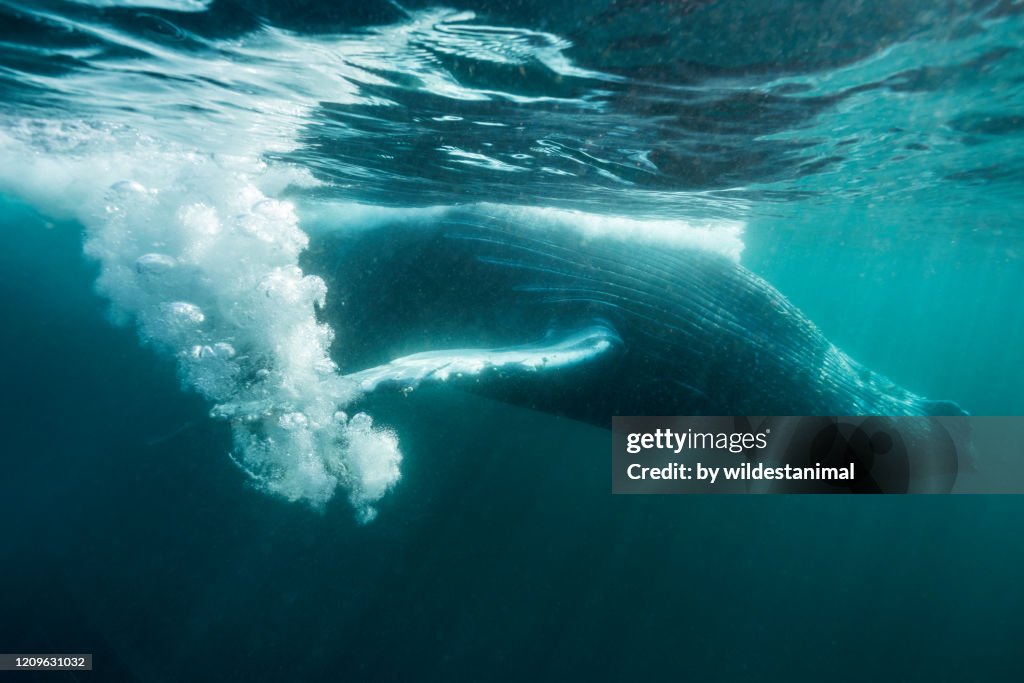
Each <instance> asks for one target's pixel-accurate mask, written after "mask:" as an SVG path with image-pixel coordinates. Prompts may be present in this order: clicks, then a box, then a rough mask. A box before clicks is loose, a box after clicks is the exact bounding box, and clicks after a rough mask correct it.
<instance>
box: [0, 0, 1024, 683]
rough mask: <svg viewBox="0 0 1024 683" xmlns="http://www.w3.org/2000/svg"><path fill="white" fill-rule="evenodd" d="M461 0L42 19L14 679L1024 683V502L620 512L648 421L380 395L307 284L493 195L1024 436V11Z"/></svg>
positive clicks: (15, 544) (31, 48)
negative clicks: (707, 269)
mask: <svg viewBox="0 0 1024 683" xmlns="http://www.w3.org/2000/svg"><path fill="white" fill-rule="evenodd" d="M446 4H447V5H449V6H451V7H452V9H447V8H443V7H437V6H434V5H433V3H430V2H419V0H417V1H416V2H411V3H405V4H402V5H399V4H397V3H390V2H360V3H344V2H340V3H328V2H313V1H312V0H309V1H299V2H274V1H273V0H236V1H227V0H214V1H213V2H204V1H203V0H135V1H127V0H125V1H119V0H110V1H109V2H108V1H101V0H96V1H94V2H86V1H84V0H81V1H78V2H70V1H59V0H41V1H39V2H8V1H7V0H3V1H2V2H0V93H2V97H0V216H2V222H0V226H2V230H0V240H2V244H0V264H2V265H0V287H2V290H3V293H2V296H0V306H2V311H0V319H2V320H3V321H4V332H5V334H3V335H2V337H0V357H2V358H3V359H4V364H3V387H4V389H5V391H4V392H3V393H2V394H0V396H2V398H0V400H2V402H3V405H2V410H0V414H2V415H3V416H4V417H3V420H2V423H0V424H2V426H3V432H4V435H5V439H4V442H5V446H4V448H3V450H2V453H3V460H2V463H3V475H2V476H0V530H2V532H3V533H2V534H0V538H2V539H3V543H2V545H0V567H2V569H0V579H2V581H0V585H2V586H3V597H2V598H0V651H2V652H62V651H64V652H93V653H94V654H95V656H96V670H95V671H93V672H92V673H91V674H78V675H77V678H75V677H72V676H71V675H70V674H68V675H63V678H62V677H61V676H62V674H52V675H47V678H46V680H69V681H70V680H133V681H134V680H142V681H150V680H153V681H178V680H203V681H205V680H209V681H243V680H244V681H253V680H441V679H445V680H450V679H457V680H461V679H470V680H517V679H523V678H535V679H542V680H554V679H565V678H568V677H589V678H596V679H602V680H603V679H610V680H632V679H636V678H640V677H644V678H650V677H654V678H658V679H664V678H691V679H694V680H785V681H789V680H842V681H846V680H849V681H861V680H865V679H869V678H875V679H879V680H903V681H918V680H920V681H945V680H948V681H963V680H977V681H989V680H992V681H997V680H998V681H1003V680H1016V679H1017V678H1019V676H1020V657H1019V652H1018V651H1019V641H1020V636H1021V633H1024V618H1022V616H1021V614H1022V613H1024V589H1022V588H1021V587H1020V581H1019V574H1020V571H1019V567H1020V565H1021V561H1022V560H1024V552H1022V544H1021V540H1020V539H1021V524H1020V523H1018V521H1017V520H1018V519H1020V518H1022V516H1024V504H1022V503H1021V502H1020V501H1019V500H1018V498H1019V497H1017V496H1003V497H995V496H991V497H985V496H962V497H954V496H936V497H898V496H897V497H891V498H882V497H865V498H861V497H845V496H835V497H817V496H809V497H801V496H765V497H753V496H751V497H746V496H737V497H715V496H674V497H669V496H666V497H655V496H649V497H648V496H618V497H613V496H612V495H611V494H610V481H609V476H608V464H609V462H608V447H609V434H608V432H606V431H604V430H601V429H597V428H595V427H590V426H587V425H583V424H580V423H576V422H573V421H570V420H566V419H561V418H556V417H553V416H550V415H545V414H542V413H536V412H532V411H528V410H524V409H520V408H516V407H513V406H509V405H506V404H503V403H498V402H494V401H490V400H486V399H482V398H480V397H478V396H476V395H473V394H466V393H462V392H459V391H456V390H451V389H446V388H444V387H441V388H423V389H420V390H417V392H414V393H413V394H412V395H410V396H408V397H405V396H401V395H399V396H373V397H361V396H358V395H357V392H355V391H354V390H353V388H352V387H351V386H349V384H348V383H346V381H345V378H344V371H343V370H342V369H339V368H344V367H345V344H349V343H354V344H358V343H359V339H360V331H359V330H358V329H351V328H349V327H346V326H345V320H344V319H340V320H337V319H332V320H326V319H324V317H323V315H322V313H321V311H322V306H321V302H322V301H324V300H325V298H326V299H327V300H329V298H330V296H331V292H330V291H329V290H328V291H326V292H324V291H322V281H321V280H320V279H319V278H318V277H317V276H318V275H321V274H322V273H317V272H315V271H310V272H305V271H303V270H300V268H308V267H309V266H308V264H310V263H316V262H317V261H316V259H315V258H311V257H310V255H309V254H306V253H305V249H306V246H307V236H312V237H313V238H314V239H313V243H314V244H316V238H317V237H318V236H323V235H327V234H330V233H331V232H332V231H339V230H358V229H360V228H362V227H365V226H366V225H370V224H379V223H382V222H384V223H386V222H387V221H406V222H407V221H413V222H430V221H432V220H436V219H437V217H438V216H439V215H442V214H443V213H444V211H446V210H448V209H449V208H450V207H462V208H464V209H467V210H470V211H473V210H480V211H482V212H484V213H491V214H493V213H495V212H497V213H500V214H501V215H502V216H505V217H509V216H511V217H512V218H513V219H514V220H521V221H528V222H531V223H533V224H535V225H536V227H537V229H538V230H541V231H543V230H545V229H549V228H550V226H551V225H553V224H555V223H557V224H558V225H560V226H565V225H569V226H570V227H571V228H572V229H580V230H584V231H588V230H589V231H597V232H602V231H603V232H604V233H605V237H607V236H608V235H609V234H610V235H611V236H612V237H614V238H615V239H619V240H622V241H623V244H624V247H623V249H629V245H630V244H631V242H633V241H635V242H636V244H637V245H641V244H644V245H648V244H651V243H654V244H662V245H664V244H666V241H667V242H673V241H679V240H681V241H682V242H684V243H685V244H686V245H688V246H687V248H701V249H709V250H713V251H720V252H722V253H725V254H727V255H728V256H729V257H730V258H738V259H739V262H740V263H742V264H743V265H744V266H745V267H747V268H749V269H751V270H752V271H753V272H755V273H757V274H758V275H760V276H762V277H763V278H765V279H766V280H767V281H768V282H770V283H771V284H772V285H774V286H775V287H776V288H778V289H779V290H780V291H781V292H782V293H783V294H784V295H785V296H786V297H788V298H789V299H790V300H791V301H792V302H793V303H794V304H796V305H797V306H798V307H799V308H800V309H801V310H802V311H803V312H804V313H805V314H806V315H807V316H808V317H809V318H810V319H811V320H813V321H814V322H815V324H817V325H818V326H819V327H820V328H821V330H822V331H823V332H824V333H825V334H826V335H827V336H828V337H829V338H830V339H831V340H832V341H833V342H834V343H836V344H837V345H838V346H839V347H840V348H842V349H843V350H844V351H845V352H847V353H849V354H850V355H851V356H852V357H854V358H856V359H857V360H858V361H860V362H862V363H864V364H865V365H866V366H868V367H870V368H872V369H874V370H877V371H879V372H882V373H884V374H885V375H887V376H889V377H890V378H892V379H893V380H894V381H896V382H898V383H899V384H901V385H903V386H905V387H907V388H908V389H910V390H912V391H914V392H916V393H918V394H920V395H923V396H928V397H933V398H940V399H947V400H952V401H956V402H957V403H959V404H960V405H961V406H963V407H964V408H965V409H967V410H968V411H970V412H971V413H973V414H978V415H1015V414H1024V398H1022V393H1021V391H1020V387H1021V386H1022V383H1024V365H1022V363H1021V353H1020V349H1021V348H1024V310H1022V308H1021V304H1020V293H1021V292H1022V291H1024V241H1022V238H1021V233H1020V216H1021V215H1022V209H1024V191H1022V190H1024V187H1022V180H1024V144H1022V140H1021V135H1022V131H1024V127H1022V120H1024V119H1022V113H1021V111H1022V109H1021V108H1022V106H1024V60H1022V55H1024V52H1022V47H1024V38H1022V36H1024V32H1022V29H1024V18H1022V7H1021V5H1020V4H1019V3H1015V2H1008V1H1006V2H982V1H976V2H969V1H967V0H962V1H954V0H947V1H945V2H938V3H936V2H933V1H932V2H924V1H921V2H917V1H916V0H914V1H911V2H903V3H898V4H897V3H884V2H873V1H870V2H859V3H852V2H831V1H825V2H810V1H808V2H802V1H794V2H791V3H777V2H768V1H767V0H765V1H763V2H758V1H755V0H747V1H742V2H741V1H730V0H718V1H709V0H693V1H680V2H672V3H658V2H644V1H638V2H618V3H615V2H610V1H605V0H587V1H585V2H577V3H562V2H543V3H541V2H533V1H532V0H522V1H520V2H485V1H483V0H453V1H452V2H450V3H446ZM664 248H675V247H671V246H665V247H664ZM423 267H424V268H429V267H430V264H423ZM332 339H333V340H335V341H338V343H334V344H333V345H332ZM340 341H344V343H340ZM423 341H424V344H425V345H426V346H427V347H429V345H430V342H431V340H430V339H424V340H423ZM336 410H343V411H345V412H346V413H347V415H345V416H343V417H339V416H336V415H335V411H336ZM360 411H362V413H363V414H364V415H367V416H370V417H371V418H372V424H371V423H370V421H369V419H367V418H361V417H357V416H355V414H356V413H359V412H360ZM253 424H260V425H262V426H261V427H260V428H259V429H257V428H255V427H252V425H253ZM232 425H234V428H233V427H232ZM261 430H262V431H261ZM261 439H262V440H261ZM1008 448H1016V449H1017V450H1020V446H1019V445H1012V444H1011V445H1008ZM229 454H230V455H229ZM978 466H979V467H984V463H978ZM371 519H372V521H370V520H371ZM29 677H30V676H29V674H12V675H11V678H12V680H22V679H26V680H27V679H29ZM5 680H6V679H5Z"/></svg>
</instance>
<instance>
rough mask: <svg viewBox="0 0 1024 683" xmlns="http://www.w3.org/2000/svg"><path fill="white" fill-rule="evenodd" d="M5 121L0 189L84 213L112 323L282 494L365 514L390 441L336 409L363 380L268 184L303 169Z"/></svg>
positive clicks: (392, 468) (301, 239) (302, 241)
mask: <svg viewBox="0 0 1024 683" xmlns="http://www.w3.org/2000/svg"><path fill="white" fill-rule="evenodd" d="M7 123H8V125H5V126H4V127H3V128H4V129H5V130H6V132H0V190H3V191H6V192H12V193H14V194H18V195H21V196H22V197H26V198H28V199H30V200H31V201H33V202H35V203H36V204H37V205H38V206H40V207H42V208H43V209H44V210H48V211H51V212H58V213H61V214H64V215H72V216H74V217H76V218H77V219H78V220H80V221H81V222H82V223H83V225H84V226H85V228H86V243H85V251H86V253H87V254H89V255H90V256H92V257H93V258H95V259H96V260H97V261H98V262H99V264H100V276H99V279H98V281H97V289H98V291H99V292H100V293H101V294H103V295H104V296H105V297H107V298H108V299H109V300H110V302H111V304H112V316H113V318H114V319H115V320H116V321H119V322H128V321H134V322H135V323H136V325H137V326H138V329H139V333H140V336H141V337H142V339H143V340H144V341H145V342H147V343H150V344H153V345H155V346H157V347H159V348H161V349H163V350H165V351H166V352H168V353H170V354H173V355H174V357H175V358H177V361H178V367H179V370H180V375H181V378H182V382H183V384H184V385H185V386H186V387H187V388H189V389H192V390H195V391H198V392H199V393H201V394H202V395H204V396H205V397H207V398H208V399H209V400H210V401H212V402H213V403H214V407H213V410H212V414H213V415H215V416H217V417H220V418H223V419H225V420H228V421H230V423H231V425H232V432H233V437H234V445H235V454H234V458H235V460H236V462H238V463H239V465H240V466H241V467H243V469H245V471H246V472H248V473H249V474H250V475H251V476H252V477H253V479H254V480H255V481H257V482H258V483H259V485H260V486H261V487H262V488H264V489H265V490H267V491H269V492H272V493H275V494H277V495H280V496H282V497H284V498H286V499H288V500H294V501H299V500H301V501H306V502H308V503H310V504H312V505H315V506H319V505H323V504H324V503H326V502H327V501H328V500H330V498H331V497H332V495H333V494H334V491H335V489H337V488H338V487H339V486H341V487H342V488H344V489H345V490H347V492H348V495H349V498H350V500H351V501H352V502H353V504H354V505H355V506H356V508H357V510H358V512H359V515H360V517H361V518H363V519H367V520H368V519H371V518H372V517H373V515H374V514H375V511H374V504H375V503H376V502H377V501H378V500H379V499H380V498H381V497H382V496H383V495H384V494H385V492H386V491H387V490H388V489H389V488H391V487H392V486H393V485H394V484H395V482H396V481H397V480H398V477H399V463H400V462H401V453H400V451H399V449H398V444H397V440H396V439H395V437H394V435H393V434H392V433H391V432H390V431H388V430H384V429H379V428H377V427H375V426H374V425H373V423H372V421H371V420H370V418H369V416H365V415H356V416H354V417H352V418H351V419H350V418H348V417H343V418H341V419H339V417H338V416H337V413H338V410H339V407H344V406H347V405H348V404H350V403H351V402H352V401H353V400H355V399H356V398H357V397H358V395H359V390H358V387H357V386H356V385H355V383H354V382H352V381H351V380H348V379H346V378H344V377H342V376H341V375H339V373H338V372H337V368H336V367H335V364H334V362H333V361H332V360H331V358H330V356H329V354H328V349H329V346H330V344H331V341H332V338H333V332H332V330H331V329H330V328H329V327H328V326H327V325H325V324H323V323H321V322H319V321H318V320H317V318H316V308H317V307H318V306H322V305H323V304H324V302H325V298H326V296H327V289H326V286H325V284H324V282H323V280H321V279H320V278H318V277H314V276H310V275H307V274H305V273H303V271H302V269H301V268H299V266H298V265H297V264H298V258H299V254H300V252H301V251H302V250H303V249H304V248H305V247H306V243H307V241H308V240H307V237H306V234H305V233H304V232H303V231H302V230H300V229H299V225H298V219H297V218H296V215H295V210H294V207H293V206H292V205H291V204H290V203H289V202H287V201H280V200H277V199H274V198H273V197H272V196H271V195H270V194H268V191H269V190H279V189H280V187H281V186H283V184H284V183H283V182H282V178H281V175H282V174H283V173H284V174H286V175H287V174H290V176H291V178H292V180H293V181H295V182H300V183H302V182H307V183H308V182H309V179H308V178H305V177H304V176H303V175H302V174H300V173H298V172H296V171H288V172H285V171H282V170H281V169H270V168H268V167H267V166H266V165H265V164H264V163H263V162H261V161H260V160H259V159H258V158H255V157H245V156H225V155H223V154H218V155H204V154H198V153H195V152H193V151H190V150H187V149H183V148H180V147H176V146H174V145H169V144H167V143H166V142H160V143H158V142H157V141H155V140H151V139H149V138H147V137H145V136H143V135H141V134H139V133H138V132H136V131H132V130H127V129H111V128H104V127H90V126H86V125H84V124H72V123H60V122H54V121H50V122H27V121H22V122H7ZM268 188H269V190H268Z"/></svg>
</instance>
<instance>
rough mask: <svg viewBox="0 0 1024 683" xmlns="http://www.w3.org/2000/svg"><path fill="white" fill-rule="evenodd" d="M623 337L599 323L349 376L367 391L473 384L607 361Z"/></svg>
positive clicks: (429, 354)
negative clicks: (535, 340)
mask: <svg viewBox="0 0 1024 683" xmlns="http://www.w3.org/2000/svg"><path fill="white" fill-rule="evenodd" d="M621 349H622V341H621V339H620V338H619V336H618V335H617V334H616V333H615V332H614V330H612V329H611V328H609V327H606V326H603V325H599V326H593V327H588V328H586V329H584V330H576V331H573V332H572V333H570V334H564V335H559V336H554V335H551V336H549V338H548V339H545V340H543V341H541V342H538V343H536V344H528V345H523V346H510V347H504V348H494V349H487V348H461V349H443V350H437V351H426V352H423V353H414V354H412V355H410V356H403V357H401V358H396V359H395V360H393V361H391V362H390V363H386V364H384V365H378V366H376V367H373V368H368V369H366V370H362V371H359V372H354V373H351V374H349V375H347V378H348V379H351V380H353V381H355V382H357V383H358V385H359V387H360V389H362V391H364V392H372V391H376V390H378V389H391V390H397V391H408V390H411V389H415V388H416V387H418V386H420V385H421V384H423V383H454V384H457V385H459V386H466V385H469V386H472V385H475V384H479V383H481V382H490V381H492V380H503V379H507V380H515V379H518V378H523V377H529V376H537V375H546V374H547V373H549V372H556V371H560V370H568V369H571V368H576V367H584V366H587V365H590V364H592V363H596V362H599V361H602V360H609V359H611V358H613V357H614V356H616V355H617V354H618V353H619V352H620V351H621Z"/></svg>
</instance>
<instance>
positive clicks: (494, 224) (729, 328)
mask: <svg viewBox="0 0 1024 683" xmlns="http://www.w3.org/2000/svg"><path fill="white" fill-rule="evenodd" d="M304 258H305V263H304V264H303V266H304V268H307V269H308V270H309V271H311V272H315V273H317V274H319V275H320V276H321V277H323V278H324V279H325V280H326V282H327V288H328V297H327V300H326V303H325V305H324V306H323V309H322V310H321V311H320V314H321V316H322V317H323V318H324V319H325V320H327V321H329V322H330V323H331V325H332V327H333V328H334V329H335V331H336V336H335V339H334V342H333V348H332V355H333V357H334V359H335V360H336V361H337V363H338V364H339V366H340V368H341V370H342V372H343V373H345V374H346V376H347V377H348V378H350V379H351V380H352V381H353V382H356V383H357V384H358V385H359V387H360V388H361V390H362V391H363V392H365V393H366V394H373V393H375V392H381V391H400V392H405V393H410V392H412V391H414V390H416V389H417V388H419V387H421V386H426V385H439V384H445V385H450V386H454V387H457V388H459V389H465V390H469V391H471V392H474V393H477V394H480V395H483V396H487V397H489V398H493V399H497V400H500V401H504V402H507V403H512V404H515V405H519V406H522V407H526V408H530V409H534V410H540V411H543V412H547V413H552V414H555V415H559V416H563V417H567V418H570V419H574V420H579V421H582V422H586V423H590V424H594V425H599V426H602V427H610V426H611V423H612V418H613V417H614V416H617V415H806V416H826V415H889V416H912V415H931V416H940V415H951V416H956V415H965V414H966V413H965V412H964V411H963V410H962V409H961V408H960V407H959V406H958V405H957V404H956V403H954V402H951V401H944V400H931V399H928V398H924V397H922V396H919V395H917V394H915V393H913V392H911V391H909V390H908V389H905V388H903V387H901V386H899V385H898V384H896V383H894V382H892V381H890V380H889V379H887V378H886V377H885V376H884V375H883V374H880V373H878V372H875V371H873V370H871V369H869V368H866V367H864V366H863V365H861V364H859V363H857V362H856V361H855V360H853V359H852V358H850V357H849V356H848V355H847V354H846V353H844V352H843V351H842V350H841V349H839V348H838V347H837V346H836V345H835V344H833V343H831V342H830V341H829V340H828V339H827V338H826V337H825V335H824V334H822V332H821V331H820V330H819V329H818V328H817V327H816V326H815V325H814V323H813V322H811V321H810V320H809V319H808V318H807V316H805V315H804V314H803V313H802V312H801V311H800V310H798V309H797V307H795V306H794V305H793V304H792V303H790V302H789V300H787V299H786V297H785V296H783V295H782V294H781V293H780V292H779V291H778V290H777V289H775V288H774V287H772V286H771V285H770V284H769V283H768V282H766V281H765V280H764V279H762V278H761V277H759V276H757V275H756V274H754V273H753V272H751V271H750V270H748V269H747V268H745V267H743V266H742V265H741V264H740V263H739V262H738V259H736V258H733V257H730V256H729V255H727V254H725V253H722V252H720V251H717V250H715V249H709V248H705V247H701V246H689V247H679V246H669V245H665V244H657V243H642V242H639V241H636V240H624V239H617V238H615V237H614V236H594V235H592V234H588V233H587V232H585V231H580V230H575V229H572V228H569V227H561V228H557V227H551V226H546V227H545V228H544V229H537V228H536V227H534V226H530V225H526V224H522V223H520V224H517V223H516V222H515V221H509V220H499V219H497V218H495V217H489V216H487V215H486V214H481V213H480V212H475V213H474V212H468V211H467V212H461V213H460V212H449V213H446V214H444V215H441V216H440V217H438V218H437V219H435V220H420V221H392V222H387V221H384V222H383V223H381V224H375V225H374V226H372V227H368V228H365V229H351V228H349V229H337V230H321V231H316V232H314V233H313V234H312V235H311V241H310V246H309V249H308V250H307V252H306V255H305V257H304Z"/></svg>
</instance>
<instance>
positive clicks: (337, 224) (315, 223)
mask: <svg viewBox="0 0 1024 683" xmlns="http://www.w3.org/2000/svg"><path fill="white" fill-rule="evenodd" d="M302 216H303V220H304V222H305V223H307V225H309V229H310V230H313V231H320V232H329V231H335V230H345V231H352V230H367V229H371V230H372V229H378V228H382V227H387V226H388V225H397V224H405V223H423V224H432V223H436V222H438V221H443V220H446V219H449V218H469V219H470V220H479V221H493V220H495V219H496V220H498V221H501V222H505V223H508V224H511V225H515V226H516V227H525V228H529V229H532V230H538V231H541V232H543V231H551V230H574V231H577V232H579V233H582V234H583V235H585V236H587V237H588V238H591V239H599V240H616V241H621V242H624V243H629V244H634V245H635V244H648V245H654V246H664V247H669V248H673V249H701V250H704V251H710V252H714V253H718V254H722V255H723V256H726V257H728V258H730V259H732V260H734V261H739V259H740V255H741V254H742V252H743V247H744V244H743V231H744V229H745V228H746V224H745V223H744V222H743V221H740V220H735V219H724V218H705V219H696V218H694V219H645V218H635V217H629V216H616V215H612V214H601V213H588V212H585V211H574V210H568V209H559V208H550V207H538V206H517V205H512V204H492V203H478V204H467V205H460V206H429V207H418V208H394V207H381V206H370V205H366V204H356V203H337V202H332V203H330V204H319V205H315V206H311V207H304V209H303V212H302Z"/></svg>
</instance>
